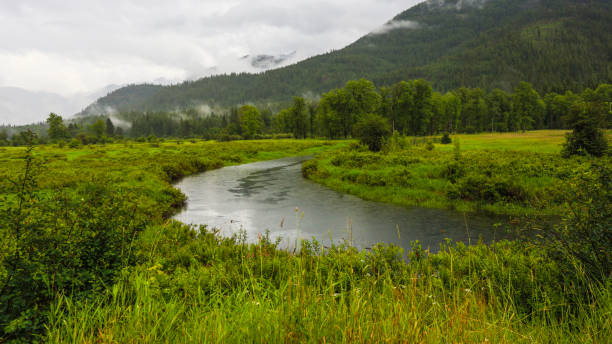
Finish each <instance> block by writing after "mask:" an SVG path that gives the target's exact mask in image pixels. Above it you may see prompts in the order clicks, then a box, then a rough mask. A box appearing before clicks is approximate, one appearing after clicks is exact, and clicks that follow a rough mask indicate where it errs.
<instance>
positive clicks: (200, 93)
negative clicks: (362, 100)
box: [88, 0, 612, 112]
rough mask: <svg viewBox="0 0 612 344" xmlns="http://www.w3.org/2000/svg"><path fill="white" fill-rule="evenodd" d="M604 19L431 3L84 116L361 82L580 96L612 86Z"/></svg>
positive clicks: (609, 32)
mask: <svg viewBox="0 0 612 344" xmlns="http://www.w3.org/2000/svg"><path fill="white" fill-rule="evenodd" d="M610 18H612V1H609V0H429V1H426V2H424V3H421V4H419V5H417V6H414V7H412V8H410V9H409V10H407V11H405V12H403V13H401V14H399V15H398V16H396V17H395V18H393V19H392V20H391V21H389V22H388V23H386V24H385V25H383V26H381V27H380V28H378V29H376V30H373V31H372V32H371V33H370V34H368V35H366V36H364V37H362V38H360V39H359V40H357V41H356V42H354V43H353V44H351V45H349V46H347V47H346V48H344V49H341V50H337V51H333V52H330V53H327V54H323V55H319V56H315V57H312V58H309V59H307V60H305V61H302V62H299V63H296V64H293V65H290V66H287V67H283V68H279V69H275V70H270V71H266V72H262V73H258V74H247V73H242V74H231V75H218V76H212V77H206V78H202V79H200V80H197V81H188V82H184V83H182V84H178V85H173V86H163V87H162V86H153V85H132V86H129V87H125V88H122V89H119V90H117V91H115V92H113V93H111V94H109V95H108V96H107V97H104V98H101V99H99V100H98V101H97V102H96V103H95V104H92V107H91V108H89V109H88V111H89V112H92V111H90V110H92V109H96V108H97V109H105V108H106V109H113V110H120V111H127V110H172V109H177V108H187V107H192V106H197V105H201V104H211V105H212V104H214V105H217V106H232V105H237V104H244V103H255V104H266V103H274V102H287V101H289V100H290V99H291V97H292V96H295V95H304V94H315V95H316V94H320V93H322V92H326V91H329V90H330V89H333V88H336V87H339V86H341V85H343V84H344V83H346V81H348V80H351V79H359V78H362V77H364V78H367V79H370V80H372V81H374V82H375V83H376V84H377V85H378V86H383V85H390V84H392V83H395V82H397V81H400V80H408V79H415V78H424V79H426V80H428V81H430V82H431V83H432V84H433V86H434V89H436V90H438V91H446V90H449V89H454V88H457V87H461V86H467V87H482V88H485V89H493V88H501V89H504V90H507V91H509V90H512V88H513V87H514V86H515V85H516V84H517V83H518V82H519V81H528V82H531V83H532V84H533V85H534V86H535V87H536V89H537V90H538V91H540V92H548V91H565V90H567V89H572V90H579V89H582V88H585V87H594V86H596V85H597V84H599V83H609V82H611V81H612V63H611V61H612V21H611V20H610ZM93 112H95V111H93Z"/></svg>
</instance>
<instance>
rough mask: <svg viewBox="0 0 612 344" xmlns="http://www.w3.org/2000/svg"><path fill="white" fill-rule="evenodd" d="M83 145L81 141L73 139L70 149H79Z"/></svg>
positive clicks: (69, 145)
mask: <svg viewBox="0 0 612 344" xmlns="http://www.w3.org/2000/svg"><path fill="white" fill-rule="evenodd" d="M80 145H81V141H79V140H77V139H72V140H70V143H69V144H68V147H70V148H78V147H79V146H80Z"/></svg>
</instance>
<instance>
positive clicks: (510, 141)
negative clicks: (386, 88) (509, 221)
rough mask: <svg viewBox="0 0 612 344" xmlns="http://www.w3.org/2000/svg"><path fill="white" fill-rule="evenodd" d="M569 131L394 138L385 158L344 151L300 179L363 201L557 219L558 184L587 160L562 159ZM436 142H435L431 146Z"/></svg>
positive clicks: (314, 164)
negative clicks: (444, 139) (442, 138)
mask: <svg viewBox="0 0 612 344" xmlns="http://www.w3.org/2000/svg"><path fill="white" fill-rule="evenodd" d="M565 134H566V131H562V130H544V131H531V132H525V133H501V134H499V133H496V134H471V135H465V134H464V135H453V136H452V140H453V141H454V143H453V144H441V143H439V138H432V137H430V138H422V137H421V138H411V137H396V138H391V139H390V140H388V142H387V144H386V145H385V148H383V152H382V153H373V152H370V151H369V150H368V149H367V148H365V147H357V146H355V145H353V146H352V147H347V148H345V149H343V150H338V151H333V152H328V153H326V154H321V155H320V156H318V157H317V159H314V160H311V161H309V162H307V163H306V164H305V165H304V167H303V174H304V176H305V177H307V178H310V179H312V180H313V181H316V182H318V183H321V184H323V185H326V186H328V187H330V188H332V189H335V190H338V191H341V192H346V193H350V194H353V195H356V196H359V197H361V198H364V199H368V200H373V201H380V202H388V203H393V204H397V205H402V206H420V207H426V208H445V209H456V210H459V211H465V212H483V213H492V214H500V215H511V216H525V215H552V216H560V215H561V214H562V213H563V212H564V210H565V208H564V204H565V202H566V199H565V195H566V194H565V190H566V188H565V187H564V186H563V185H564V184H567V182H568V181H569V180H570V179H571V178H570V177H571V176H572V175H573V174H574V172H575V171H576V170H577V169H581V168H582V169H585V168H588V166H589V164H590V160H589V159H588V158H573V159H564V158H562V157H561V156H560V151H561V148H562V143H563V142H564V140H565ZM435 139H437V142H438V143H435V144H431V143H430V142H436V141H434V140H435Z"/></svg>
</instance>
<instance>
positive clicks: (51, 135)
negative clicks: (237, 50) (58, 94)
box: [0, 79, 612, 154]
mask: <svg viewBox="0 0 612 344" xmlns="http://www.w3.org/2000/svg"><path fill="white" fill-rule="evenodd" d="M610 104H612V85H610V84H602V85H599V87H597V88H596V89H590V88H587V89H585V90H583V91H582V92H580V93H574V92H572V91H565V92H562V93H555V92H549V93H546V94H544V95H542V94H540V93H539V92H538V91H537V90H536V89H535V88H534V87H533V86H532V85H531V84H529V83H527V82H520V83H518V84H517V85H516V86H515V87H514V92H512V93H509V92H505V91H503V90H501V89H493V90H491V91H490V92H487V91H485V90H484V89H481V88H466V87H461V88H458V89H455V90H452V91H449V92H445V93H441V92H437V91H435V90H433V88H432V86H431V84H430V83H429V82H427V81H425V80H422V79H419V80H410V81H400V82H398V83H395V84H392V85H390V86H383V87H380V88H377V87H376V86H375V85H374V83H373V82H371V81H369V80H366V79H360V80H352V81H349V82H347V83H346V85H345V86H344V87H341V88H336V89H333V90H331V91H329V92H327V93H324V94H323V95H322V96H321V98H320V99H319V100H312V99H305V98H303V97H294V98H293V101H292V103H291V105H290V106H289V107H287V108H285V109H282V110H280V111H277V112H274V111H272V110H271V109H270V108H269V107H259V108H258V107H256V106H254V105H244V106H241V107H239V108H238V107H231V108H229V109H227V110H216V112H215V111H211V112H202V111H201V110H199V109H198V108H192V109H188V110H185V111H181V112H166V111H155V112H137V111H131V112H125V113H118V114H116V115H114V116H113V117H112V118H111V117H105V116H93V117H84V118H81V119H78V120H71V121H70V122H69V124H68V125H67V126H66V124H64V121H63V119H62V117H61V116H58V115H56V114H53V113H52V114H50V115H49V118H48V119H47V121H46V123H45V124H46V125H47V128H48V129H47V130H46V134H47V135H46V136H45V135H39V138H38V140H39V142H47V141H50V142H58V141H62V140H70V139H72V138H76V139H78V140H79V142H80V143H81V144H88V143H96V142H105V141H107V140H109V139H113V138H121V137H124V136H125V137H131V138H140V139H145V138H149V139H150V138H151V137H158V138H164V137H166V138H171V137H175V138H203V139H217V140H236V139H262V138H274V137H277V138H278V137H295V138H300V139H302V138H308V137H325V138H331V139H340V138H350V137H355V135H354V134H355V133H356V131H355V128H356V125H357V123H358V122H360V121H361V120H363V119H364V118H366V117H368V116H370V115H378V116H380V117H382V118H384V119H385V121H386V123H388V125H389V127H390V129H391V132H397V133H398V134H400V135H408V136H432V135H438V134H442V133H479V132H519V131H526V130H536V129H574V130H576V128H579V129H578V131H577V132H576V134H575V135H574V136H572V139H573V140H575V144H572V146H575V147H578V148H576V150H579V151H580V152H589V154H599V153H592V152H600V151H602V149H603V148H601V147H603V146H602V144H603V143H602V142H605V137H604V136H603V133H601V135H600V137H601V138H600V139H596V141H597V140H599V141H597V142H599V143H597V145H598V147H600V148H598V149H595V148H593V149H591V148H589V149H587V148H586V147H587V146H588V145H589V144H590V143H589V144H587V143H584V142H583V141H584V140H583V139H581V138H580V137H581V135H582V134H580V133H582V132H585V130H586V131H590V132H591V133H592V135H591V134H589V135H590V137H592V136H593V135H595V134H597V133H598V132H599V131H600V130H601V129H605V128H611V127H612V107H611V105H610ZM370 119H371V118H370ZM585 123H586V124H588V127H587V126H585V125H586V124H585ZM5 132H6V131H5ZM597 135H599V134H597ZM5 136H6V138H4V137H5ZM9 136H10V135H4V134H3V135H0V144H2V145H10V144H13V145H19V144H21V142H22V141H23V140H21V138H20V136H19V135H18V134H16V135H12V136H10V137H9ZM593 144H595V143H593ZM604 150H605V149H604ZM568 152H569V151H568ZM568 154H570V153H568ZM571 154H575V153H571Z"/></svg>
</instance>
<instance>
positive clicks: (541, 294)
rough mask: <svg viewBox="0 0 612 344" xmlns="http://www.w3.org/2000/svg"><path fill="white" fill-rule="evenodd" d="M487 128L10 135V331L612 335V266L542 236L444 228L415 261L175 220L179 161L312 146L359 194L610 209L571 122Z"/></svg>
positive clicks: (278, 154)
mask: <svg viewBox="0 0 612 344" xmlns="http://www.w3.org/2000/svg"><path fill="white" fill-rule="evenodd" d="M488 135H489V134H482V135H466V136H459V142H460V147H459V148H458V149H457V148H456V147H455V146H453V145H450V146H448V145H440V144H435V145H434V146H433V149H428V148H431V147H427V145H424V144H419V143H417V144H416V145H415V144H413V143H411V142H410V140H411V139H406V140H404V139H402V140H396V141H394V142H390V143H389V147H388V148H387V150H386V151H384V152H382V153H370V152H365V151H364V150H363V149H362V148H361V147H359V146H357V145H355V144H354V143H349V142H346V141H319V140H264V141H240V142H228V143H217V142H203V141H193V142H192V141H170V140H168V141H165V142H153V143H134V142H124V143H115V144H106V145H91V146H86V147H77V148H67V147H65V148H60V147H58V146H56V145H44V146H36V147H34V149H33V150H32V151H31V152H30V151H29V150H27V149H26V148H0V187H1V189H0V201H2V203H1V204H2V206H0V212H1V213H0V231H2V232H1V233H0V237H1V238H2V239H1V242H0V246H1V248H2V250H0V342H7V343H19V342H53V343H199V342H211V343H228V342H262V343H264V342H265V343H279V342H282V343H298V342H308V343H338V342H346V343H372V342H389V343H398V342H403V343H440V342H469V343H475V342H478V343H484V342H494V343H534V342H539V343H564V342H567V343H573V342H582V343H603V342H609V341H610V339H611V338H612V322H611V320H610V319H611V318H612V317H611V316H610V315H611V313H612V296H611V292H612V288H611V287H612V284H611V283H610V282H609V278H606V279H603V280H601V279H593V278H592V277H591V275H590V272H589V270H588V269H586V268H584V267H583V265H582V264H581V263H580V261H578V260H577V259H576V258H575V257H574V256H572V255H565V254H564V253H563V251H560V250H558V249H557V248H556V247H549V248H547V247H544V246H542V245H541V244H540V243H538V242H530V241H514V242H508V241H504V242H500V243H496V244H494V245H491V246H487V245H484V244H478V245H475V246H471V247H466V246H465V245H463V244H461V243H457V244H455V243H451V242H447V243H444V244H442V245H441V250H440V252H438V253H436V254H432V253H430V252H428V251H426V250H423V249H421V247H420V245H419V244H418V243H417V242H415V243H413V246H412V250H411V252H409V253H408V257H409V260H408V261H405V260H404V259H403V258H402V257H404V254H403V252H402V250H401V249H400V248H397V247H394V246H387V245H378V246H375V247H374V248H373V249H372V250H368V251H357V250H355V249H354V248H352V247H350V246H347V245H339V246H332V247H323V246H321V245H320V244H319V243H318V242H317V241H316V240H312V241H303V242H302V244H301V245H302V248H301V250H300V251H299V252H298V253H295V252H287V251H285V250H281V249H278V247H277V243H275V242H272V241H271V240H270V239H269V237H268V236H266V235H262V236H260V237H259V238H258V239H259V240H258V243H256V244H252V243H251V244H249V243H247V242H246V240H245V238H244V236H242V235H236V236H234V237H231V238H227V237H221V236H220V235H219V234H218V232H217V231H215V229H214V228H207V227H206V226H202V227H199V228H193V227H189V226H186V225H184V224H181V223H179V222H176V221H173V220H169V218H170V216H171V215H172V214H174V213H175V212H176V211H177V210H178V209H179V208H180V207H181V206H182V205H183V203H184V201H185V198H184V195H182V194H181V193H180V192H179V191H178V190H176V189H175V188H173V187H172V182H173V181H176V180H178V179H180V178H181V177H183V176H186V175H190V174H193V173H198V172H203V171H206V170H210V169H214V168H219V167H222V166H227V165H234V164H241V163H247V162H254V161H259V160H266V159H274V158H282V157H286V156H292V155H310V154H316V155H317V158H316V159H315V160H313V162H309V163H306V164H305V165H304V174H306V175H307V176H309V177H310V178H312V179H314V180H316V181H318V182H321V183H323V184H325V185H329V186H331V187H333V188H336V189H339V190H342V191H345V192H351V193H355V194H357V195H359V196H361V197H364V198H370V199H376V200H382V201H388V202H394V203H398V204H405V205H411V204H417V203H416V201H418V202H419V203H418V204H419V205H421V206H440V207H451V205H452V207H454V208H456V209H461V210H485V211H487V210H488V211H492V212H501V213H513V214H520V213H529V214H533V213H545V214H556V215H566V214H569V213H568V209H574V210H576V212H575V213H572V214H574V215H571V216H569V217H568V219H567V221H566V220H564V221H565V222H564V225H565V226H566V228H567V226H569V227H571V226H575V225H576V223H579V222H580V221H582V220H585V219H586V220H589V221H590V220H592V219H594V218H596V216H604V220H601V219H599V220H597V221H599V222H597V223H600V222H601V221H604V222H601V223H605V221H606V217H605V216H606V215H605V214H607V213H605V211H604V212H600V211H599V210H597V213H596V214H591V213H588V211H587V210H588V208H589V207H590V208H592V209H600V208H601V207H603V208H601V209H604V210H605V209H608V208H609V202H605V201H604V202H603V203H601V202H600V203H597V202H595V201H593V199H594V198H593V199H587V198H588V197H595V196H596V195H598V194H602V193H603V195H604V196H605V195H608V196H607V197H609V193H608V194H606V193H605V192H609V191H606V190H608V189H605V186H606V185H607V184H605V182H598V181H599V180H602V179H601V178H600V176H601V175H603V173H604V172H601V173H600V174H596V173H595V172H594V171H595V170H594V169H593V168H591V165H589V164H590V161H589V160H588V159H587V158H572V159H570V160H563V159H561V158H560V157H559V156H558V153H557V152H558V150H559V147H558V145H559V144H560V143H561V142H562V140H563V133H562V132H555V131H551V132H533V133H531V132H529V133H525V134H520V135H527V136H528V137H530V140H532V141H531V142H532V144H523V143H521V142H523V140H522V139H520V140H518V139H515V140H516V141H515V145H516V146H517V147H518V148H517V149H512V146H513V143H512V142H513V138H512V137H513V136H512V135H511V134H502V135H498V136H497V138H496V139H493V138H492V137H490V136H488ZM516 135H517V137H521V136H519V134H516ZM523 138H524V136H523ZM453 139H455V137H453ZM492 147H495V149H493V148H492ZM528 147H533V148H532V149H527V148H528ZM605 159H608V158H603V159H602V162H603V165H604V167H605V165H606V164H608V162H609V160H605ZM608 165H609V164H608ZM487 171H488V172H487ZM343 176H349V177H346V178H343ZM498 176H499V179H497V178H498ZM347 178H348V179H347ZM449 178H452V179H453V180H454V182H451V181H450V179H449ZM598 178H599V179H598ZM427 179H429V180H430V181H429V182H427V181H426V180H427ZM511 179H512V180H516V181H515V182H510V180H511ZM372 180H374V181H376V180H378V181H379V182H376V183H382V182H384V183H385V185H377V184H371V181H372ZM427 183H429V184H427ZM483 183H484V184H483ZM558 183H561V184H558ZM346 185H350V187H347V186H346ZM473 185H478V186H479V188H477V189H478V190H479V189H482V186H483V185H485V186H487V185H488V186H487V187H488V188H490V189H491V190H489V191H490V193H491V195H488V196H487V195H483V194H480V193H479V191H478V192H477V191H474V190H473V189H474V187H472V188H470V186H473ZM559 185H567V187H568V188H570V189H568V190H575V191H577V192H576V193H574V197H575V199H574V200H571V199H568V198H567V197H566V196H564V194H562V192H563V189H562V188H561V187H560V186H559ZM587 186H588V187H587ZM591 186H592V187H591ZM345 187H346V188H345ZM352 188H354V189H352ZM608 188H609V185H608ZM485 189H486V188H485ZM515 189H516V190H515ZM355 190H357V191H355ZM359 190H365V191H364V193H363V194H359V192H358V191H359ZM408 190H415V191H413V192H415V194H411V193H410V191H408ZM449 190H450V191H451V194H453V195H455V196H453V197H458V198H456V199H452V200H449V198H448V197H449ZM517 190H518V191H517ZM580 190H583V191H582V193H580V192H578V191H580ZM509 191H513V192H514V193H511V192H509ZM453 192H454V193H453ZM469 192H474V194H470V193H469ZM388 195H390V196H388ZM397 195H399V196H397ZM414 195H416V196H418V197H416V196H415V197H413V196H414ZM464 195H470V196H471V197H481V198H482V197H502V198H501V200H498V201H497V202H495V203H491V204H489V203H487V198H484V199H476V200H468V199H463V198H462V197H463V196H464ZM509 195H510V196H512V195H514V196H512V197H516V195H519V196H520V197H521V198H520V200H519V199H518V198H516V199H514V198H509V199H504V198H503V197H510V196H509ZM385 197H391V198H385ZM409 197H413V198H409ZM585 197H586V198H585ZM394 198H397V199H400V200H401V202H398V201H397V200H394ZM557 198H558V199H557ZM404 199H410V200H411V201H410V202H405V201H403V200H404ZM492 199H495V198H492ZM589 200H590V201H589ZM536 201H540V202H541V203H538V202H536ZM402 202H404V203H402ZM411 202H412V203H411ZM532 202H533V204H532ZM589 202H590V203H589ZM574 203H575V204H577V207H576V208H571V204H574ZM538 204H539V205H538ZM584 204H589V206H588V207H585V206H584ZM597 204H599V207H600V208H597V207H596V205H597ZM568 205H569V206H568ZM530 207H534V208H533V209H535V210H532V211H530V210H529V209H530ZM606 207H608V208H606ZM608 210H609V209H608ZM585 211H587V214H586V215H585V213H584V212H585ZM608 213H609V212H608ZM601 214H603V215H601ZM572 216H573V217H572ZM589 216H590V217H589ZM579 220H580V221H579ZM586 220H585V221H586ZM593 221H594V220H593ZM607 221H609V219H608V220H607ZM587 222H588V221H587ZM580 223H582V222H580ZM589 223H591V222H589ZM551 230H552V229H551ZM604 230H605V228H604Z"/></svg>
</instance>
